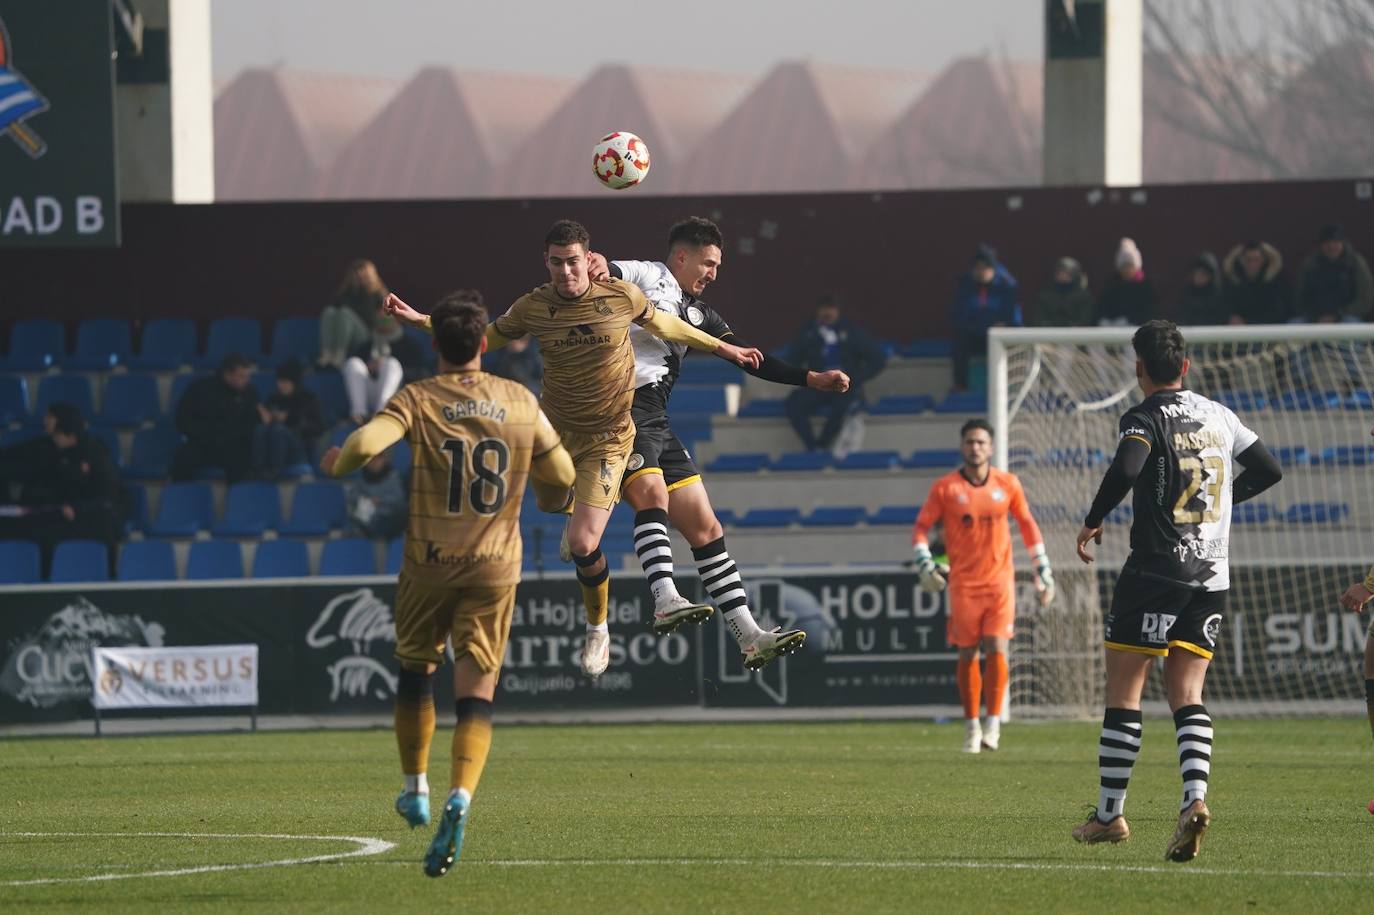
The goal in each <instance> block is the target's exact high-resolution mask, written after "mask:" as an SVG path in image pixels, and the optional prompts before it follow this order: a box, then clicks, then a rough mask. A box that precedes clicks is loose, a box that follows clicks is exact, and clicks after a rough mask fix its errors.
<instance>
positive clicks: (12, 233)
mask: <svg viewBox="0 0 1374 915" xmlns="http://www.w3.org/2000/svg"><path fill="white" fill-rule="evenodd" d="M113 54H114V37H113V31H112V20H111V14H110V2H109V0H62V2H61V3H35V2H33V0H0V247H38V246H41V247H72V246H110V245H118V244H119V200H118V197H117V188H118V180H117V170H116V169H117V166H116V160H115V134H114V131H115V126H114V57H113Z"/></svg>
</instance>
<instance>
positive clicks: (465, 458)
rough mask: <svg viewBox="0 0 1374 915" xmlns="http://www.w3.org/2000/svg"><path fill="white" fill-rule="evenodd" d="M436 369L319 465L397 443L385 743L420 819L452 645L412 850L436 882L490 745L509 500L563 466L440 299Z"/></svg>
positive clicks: (547, 432) (501, 647)
mask: <svg viewBox="0 0 1374 915" xmlns="http://www.w3.org/2000/svg"><path fill="white" fill-rule="evenodd" d="M433 322H434V347H435V349H436V350H438V352H439V374H438V375H435V376H434V377H433V378H427V379H425V380H423V381H417V382H414V383H412V384H409V385H406V386H405V387H404V388H402V389H401V390H400V391H398V392H397V393H396V395H395V396H394V397H392V399H391V401H390V402H389V403H387V405H386V406H385V407H384V408H383V409H382V411H381V412H380V413H378V414H377V415H376V416H375V417H374V418H373V419H372V421H371V422H369V423H368V424H367V425H365V426H363V427H362V428H360V429H358V430H356V431H355V432H354V433H353V434H352V435H350V436H349V437H348V440H347V441H345V442H344V445H343V448H342V449H339V448H331V449H330V450H329V451H328V452H326V453H325V455H324V456H323V458H321V461H320V466H321V468H322V469H323V470H324V471H325V472H326V473H328V474H330V475H332V476H336V477H341V476H345V475H347V474H350V473H352V472H353V471H355V470H357V469H358V468H360V467H362V466H363V465H364V464H365V463H367V462H368V461H369V460H371V459H372V458H373V457H375V456H376V455H378V454H380V453H381V452H383V451H385V450H386V449H387V448H389V447H391V446H392V445H394V444H395V443H396V442H398V441H400V440H401V439H402V438H405V439H406V440H407V441H408V442H409V443H410V446H411V454H412V456H413V457H412V460H413V466H412V474H411V487H410V519H409V521H408V526H407V528H406V538H405V559H404V562H403V564H402V567H401V575H400V581H399V583H398V585H397V589H396V657H397V660H398V661H399V662H400V666H401V669H400V674H399V679H398V685H397V689H396V742H397V744H398V746H399V748H400V753H401V770H402V773H403V774H404V775H405V787H404V789H403V790H402V792H401V794H400V796H399V797H397V798H396V811H397V813H399V814H401V816H402V817H404V818H405V819H406V821H407V822H408V823H410V825H411V826H412V827H415V826H422V825H425V824H428V823H429V820H430V816H429V783H428V778H427V776H426V769H427V767H428V760H429V745H430V741H431V739H432V738H433V736H434V723H435V714H434V673H435V671H436V670H437V669H438V666H439V664H441V663H442V662H443V652H444V644H445V642H446V641H449V640H450V639H451V640H452V644H453V657H454V669H453V681H454V682H453V685H454V696H455V698H456V700H457V716H458V722H457V726H456V727H455V729H454V732H453V756H452V769H451V773H450V774H451V785H452V790H451V791H450V793H449V796H448V800H447V802H446V803H445V805H444V810H443V813H442V815H441V816H440V820H439V826H438V829H437V831H436V833H435V836H434V841H433V842H432V843H431V845H430V848H429V851H428V853H427V854H426V855H425V873H427V874H428V875H429V876H431V877H440V876H443V875H444V874H445V873H447V872H448V869H449V867H451V866H452V864H453V861H454V859H455V858H456V857H457V856H458V852H459V849H460V848H461V846H462V841H463V829H464V826H465V825H466V822H467V811H468V806H469V804H470V803H471V801H472V793H473V791H475V790H476V788H477V780H478V779H479V778H480V777H481V774H482V768H483V766H484V765H485V764H486V760H487V752H488V750H489V749H490V747H491V709H492V697H493V695H494V694H495V691H496V682H497V677H498V675H499V673H500V670H501V662H502V659H503V658H504V657H505V653H506V640H507V638H508V637H509V635H510V624H511V614H512V610H513V608H514V606H515V586H516V584H517V583H518V582H519V580H520V554H521V548H522V545H521V542H520V502H521V499H522V498H523V496H524V493H525V481H526V479H527V478H528V477H530V476H531V475H532V476H533V477H534V478H535V479H536V480H539V481H541V482H542V483H544V484H547V485H550V486H554V487H563V488H566V487H568V486H570V485H571V484H572V482H573V465H572V459H571V458H570V457H569V456H568V453H567V452H566V451H565V450H564V449H563V446H562V445H561V444H560V443H559V441H558V434H557V432H555V431H554V428H553V426H552V425H550V423H549V421H548V419H546V418H545V416H544V414H543V413H542V412H541V411H540V409H539V404H538V403H537V402H536V401H535V399H534V395H533V394H531V393H530V392H529V391H528V390H527V389H526V388H525V387H524V386H522V385H520V384H518V383H516V382H513V381H508V380H506V379H504V378H497V377H496V376H494V375H487V374H484V373H483V372H482V371H481V353H482V352H483V351H484V350H485V349H486V339H485V336H484V335H485V332H486V327H487V315H486V311H485V310H484V309H483V308H482V307H481V306H480V305H478V304H476V303H474V302H471V301H467V300H464V299H460V298H457V297H456V296H450V297H448V298H445V299H444V300H442V301H441V302H440V303H439V304H438V306H436V307H435V309H434V315H433Z"/></svg>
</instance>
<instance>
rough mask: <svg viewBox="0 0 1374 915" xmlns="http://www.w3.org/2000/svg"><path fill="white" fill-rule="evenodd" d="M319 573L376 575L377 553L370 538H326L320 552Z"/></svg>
mask: <svg viewBox="0 0 1374 915" xmlns="http://www.w3.org/2000/svg"><path fill="white" fill-rule="evenodd" d="M320 574H321V575H376V574H377V553H376V551H375V550H374V549H373V548H372V541H371V540H364V539H363V538H361V537H345V538H343V539H342V540H326V541H325V542H324V551H323V552H322V553H320Z"/></svg>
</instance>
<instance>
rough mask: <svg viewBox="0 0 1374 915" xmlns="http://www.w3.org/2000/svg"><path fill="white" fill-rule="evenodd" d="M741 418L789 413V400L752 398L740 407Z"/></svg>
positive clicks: (760, 417) (762, 417) (768, 416)
mask: <svg viewBox="0 0 1374 915" xmlns="http://www.w3.org/2000/svg"><path fill="white" fill-rule="evenodd" d="M737 415H738V416H739V418H740V419H768V418H771V417H775V416H786V415H787V400H786V399H785V398H784V399H779V400H772V399H767V400H751V401H749V402H748V403H747V404H745V405H744V406H742V407H740V408H739V413H738V414H737Z"/></svg>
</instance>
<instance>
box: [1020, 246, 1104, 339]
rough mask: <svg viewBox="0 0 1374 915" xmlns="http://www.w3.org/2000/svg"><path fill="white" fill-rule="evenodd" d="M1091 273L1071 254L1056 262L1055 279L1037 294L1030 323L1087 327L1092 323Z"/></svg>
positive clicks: (1042, 325) (1041, 325) (1038, 325)
mask: <svg viewBox="0 0 1374 915" xmlns="http://www.w3.org/2000/svg"><path fill="white" fill-rule="evenodd" d="M1093 312H1094V308H1093V295H1092V293H1091V292H1089V291H1088V276H1087V274H1086V273H1084V272H1083V267H1082V265H1081V264H1079V263H1078V261H1076V260H1074V259H1073V258H1071V257H1061V258H1060V259H1059V260H1057V261H1055V262H1054V279H1053V281H1052V282H1051V283H1050V284H1049V285H1048V286H1046V287H1044V288H1043V289H1041V290H1040V293H1039V295H1037V296H1036V297H1035V312H1034V314H1032V315H1031V323H1032V324H1034V325H1036V326H1037V327H1086V326H1087V325H1089V324H1092V323H1093V316H1094V315H1093Z"/></svg>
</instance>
